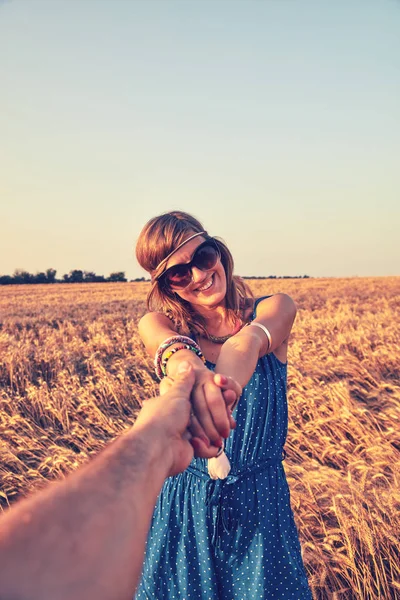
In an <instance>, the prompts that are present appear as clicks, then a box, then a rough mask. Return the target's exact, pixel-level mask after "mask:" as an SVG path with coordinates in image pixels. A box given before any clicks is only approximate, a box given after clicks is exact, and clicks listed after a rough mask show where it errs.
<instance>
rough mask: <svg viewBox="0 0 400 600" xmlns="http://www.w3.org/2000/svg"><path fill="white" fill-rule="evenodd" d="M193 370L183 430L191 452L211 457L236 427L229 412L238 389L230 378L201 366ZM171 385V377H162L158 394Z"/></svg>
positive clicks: (238, 393)
mask: <svg viewBox="0 0 400 600" xmlns="http://www.w3.org/2000/svg"><path fill="white" fill-rule="evenodd" d="M194 373H195V381H194V385H193V388H192V391H191V394H190V402H191V412H190V422H189V426H188V428H187V429H188V432H189V435H190V442H191V444H192V446H193V449H194V452H195V455H196V456H198V457H201V458H212V457H214V456H215V455H216V451H217V450H218V449H219V448H220V447H221V446H222V444H223V439H224V438H227V437H228V435H229V433H230V431H231V429H234V428H235V426H236V423H235V420H234V418H233V417H232V411H233V409H234V407H235V406H236V403H237V401H238V399H239V397H240V395H241V393H242V388H241V386H240V385H239V384H238V383H237V382H236V381H235V380H234V379H233V378H232V377H227V376H225V375H221V374H220V373H214V372H213V371H210V370H209V369H207V367H205V366H204V367H203V366H202V367H199V368H196V369H195V370H194ZM172 385H173V380H172V379H171V378H169V377H165V378H164V379H163V380H162V381H161V383H160V395H163V394H165V393H166V392H167V391H168V390H169V389H170V388H171V386H172Z"/></svg>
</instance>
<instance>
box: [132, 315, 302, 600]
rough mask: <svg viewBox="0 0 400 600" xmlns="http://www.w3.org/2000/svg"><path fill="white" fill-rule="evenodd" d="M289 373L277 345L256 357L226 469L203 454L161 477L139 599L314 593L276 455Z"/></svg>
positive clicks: (282, 599)
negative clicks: (214, 471) (216, 474)
mask: <svg viewBox="0 0 400 600" xmlns="http://www.w3.org/2000/svg"><path fill="white" fill-rule="evenodd" d="M253 316H255V315H253ZM207 366H208V367H209V368H211V369H212V368H213V366H214V365H212V363H207ZM286 375H287V367H286V364H283V363H281V362H280V361H279V360H278V359H277V358H276V357H275V355H274V354H269V355H267V356H264V357H262V358H260V359H259V361H258V363H257V367H256V370H255V372H254V374H253V376H252V378H251V379H250V381H249V383H248V384H247V386H246V387H245V388H244V390H243V394H242V396H241V398H240V401H239V403H238V406H237V408H236V413H234V416H235V418H236V422H237V426H236V429H235V430H234V431H232V433H231V434H230V437H229V438H228V440H227V442H226V454H227V455H228V457H229V459H230V462H231V467H232V468H231V472H230V473H229V475H228V477H227V478H226V479H223V480H221V479H219V480H212V479H210V477H209V475H208V470H207V460H204V459H194V460H193V461H192V463H191V464H190V466H189V467H188V469H187V470H186V471H185V472H184V473H181V474H179V475H177V476H175V477H170V478H169V479H167V481H166V482H165V484H164V486H163V489H162V491H161V494H160V496H159V499H158V502H157V505H156V508H155V511H154V515H153V520H152V525H151V528H150V532H149V537H148V543H147V550H146V558H145V564H144V570H143V575H142V579H141V582H140V585H139V588H138V591H137V594H136V600H145V599H146V600H149V599H151V600H263V599H265V600H267V599H268V600H303V599H307V600H311V598H312V596H311V592H310V589H309V586H308V582H307V578H306V574H305V571H304V567H303V562H302V558H301V553H300V544H299V540H298V534H297V530H296V525H295V523H294V519H293V514H292V510H291V507H290V496H289V489H288V484H287V481H286V476H285V472H284V469H283V465H282V460H283V457H284V450H283V446H284V443H285V440H286V434H287V424H288V414H287V400H286Z"/></svg>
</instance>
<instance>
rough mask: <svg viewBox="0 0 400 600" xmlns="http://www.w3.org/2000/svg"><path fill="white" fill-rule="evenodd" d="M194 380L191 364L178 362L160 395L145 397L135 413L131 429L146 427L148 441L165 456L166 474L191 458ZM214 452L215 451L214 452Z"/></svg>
mask: <svg viewBox="0 0 400 600" xmlns="http://www.w3.org/2000/svg"><path fill="white" fill-rule="evenodd" d="M194 382H195V375H194V370H193V368H192V366H191V365H190V364H189V363H188V362H185V361H184V362H182V363H181V364H180V365H179V368H178V372H177V375H176V377H175V380H174V381H172V380H170V381H169V383H168V388H166V387H164V393H163V395H162V397H156V398H152V399H151V400H146V401H145V402H144V404H143V408H142V410H141V411H140V413H139V416H138V418H137V419H136V423H135V425H134V430H135V431H136V432H138V431H143V430H146V431H147V435H148V438H149V441H148V443H149V444H152V443H154V444H156V445H158V446H160V448H161V451H162V456H163V460H168V469H169V473H168V474H169V475H176V474H177V473H180V472H181V471H184V470H185V469H186V467H187V466H188V465H189V463H190V461H191V460H192V458H193V446H192V444H191V443H190V441H189V440H190V439H191V437H192V436H191V434H190V433H189V432H188V431H187V427H188V426H189V422H190V410H191V404H190V400H189V399H190V394H191V392H192V389H193V385H194ZM214 456H215V454H214Z"/></svg>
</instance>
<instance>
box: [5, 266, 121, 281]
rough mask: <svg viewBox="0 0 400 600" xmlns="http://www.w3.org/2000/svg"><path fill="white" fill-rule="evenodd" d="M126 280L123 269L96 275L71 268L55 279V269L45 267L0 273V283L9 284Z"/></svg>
mask: <svg viewBox="0 0 400 600" xmlns="http://www.w3.org/2000/svg"><path fill="white" fill-rule="evenodd" d="M116 281H127V279H126V277H125V272H124V271H118V272H116V273H111V274H110V275H109V276H108V277H104V275H96V273H94V272H93V271H82V270H81V269H73V270H72V271H70V272H69V273H66V274H65V275H63V276H62V278H61V279H57V271H56V269H46V271H43V272H40V273H36V274H35V275H33V274H32V273H28V271H24V270H22V269H17V270H16V271H15V272H14V275H0V285H11V284H14V285H15V284H27V283H30V284H31V283H103V282H116Z"/></svg>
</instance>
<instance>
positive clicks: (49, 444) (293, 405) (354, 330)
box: [0, 277, 400, 600]
mask: <svg viewBox="0 0 400 600" xmlns="http://www.w3.org/2000/svg"><path fill="white" fill-rule="evenodd" d="M250 285H251V287H252V289H253V291H254V293H255V295H256V296H260V295H266V294H272V293H276V292H278V291H280V292H286V293H288V294H290V295H291V296H292V297H293V298H294V300H295V301H296V303H297V307H298V315H297V319H296V323H295V327H294V331H293V335H292V341H291V345H290V353H289V363H290V364H289V376H288V386H289V393H288V398H289V435H288V441H287V444H286V450H287V453H288V456H287V459H286V461H285V469H286V472H287V475H288V480H289V485H290V489H291V498H292V506H293V509H294V513H295V518H296V522H297V525H298V528H299V532H300V539H301V542H302V547H303V553H304V561H305V565H306V569H307V573H308V576H309V581H310V585H311V588H312V591H313V595H314V598H315V599H321V600H322V599H332V600H339V599H340V600H341V599H352V598H357V599H358V598H360V599H382V600H388V599H391V598H400V550H399V539H400V512H399V509H400V490H399V479H400V427H399V422H400V327H399V323H400V277H397V278H396V277H390V278H362V279H361V278H354V279H300V280H291V279H285V280H257V281H251V282H250ZM147 286H148V284H146V283H130V284H128V283H125V284H124V283H118V284H112V283H109V284H83V285H79V284H73V285H72V284H71V285H48V286H45V285H43V286H40V285H37V286H2V287H0V356H1V358H0V409H1V410H0V505H1V508H2V510H8V507H9V506H10V505H11V504H12V503H13V502H15V500H16V499H18V498H19V497H21V496H23V495H26V494H27V493H28V492H30V491H32V490H33V489H37V488H38V487H40V486H41V485H43V484H44V483H45V482H46V481H48V480H51V479H55V478H59V477H64V476H65V475H66V474H67V473H68V472H70V471H71V470H73V469H75V468H76V467H78V466H79V465H80V464H82V463H84V462H85V461H87V459H88V458H89V457H90V456H91V455H93V454H96V453H97V452H98V451H99V450H100V449H101V448H102V447H103V446H104V445H105V444H106V443H107V442H108V441H110V440H111V439H113V438H114V437H115V436H116V435H118V433H120V432H121V431H123V430H124V429H126V428H127V427H129V426H130V425H131V424H132V423H133V422H134V420H135V416H136V414H137V411H138V410H139V408H140V403H141V401H142V400H143V399H144V398H146V397H149V396H151V395H153V394H155V393H156V390H157V384H156V380H155V376H154V374H153V371H152V365H151V361H150V359H149V358H148V357H147V356H146V354H145V352H144V349H143V348H142V346H141V343H140V340H139V338H138V335H137V322H138V320H139V318H140V317H141V316H142V314H143V313H144V312H145V310H146V305H145V299H146V292H147V289H148V287H147Z"/></svg>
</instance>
